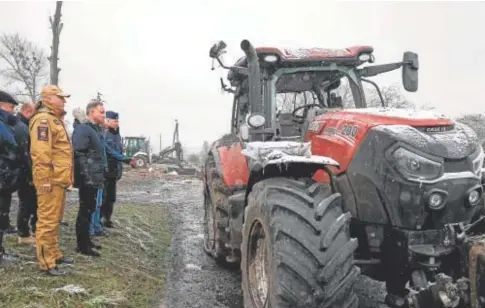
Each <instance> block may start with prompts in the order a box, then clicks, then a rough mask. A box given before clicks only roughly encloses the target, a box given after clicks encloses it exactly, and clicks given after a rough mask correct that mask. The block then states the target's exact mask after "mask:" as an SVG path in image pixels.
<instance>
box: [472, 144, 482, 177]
mask: <svg viewBox="0 0 485 308" xmlns="http://www.w3.org/2000/svg"><path fill="white" fill-rule="evenodd" d="M484 157H485V156H484V153H483V149H482V148H480V154H478V156H477V157H476V158H475V159H474V160H473V173H475V174H476V175H477V176H481V175H482V168H483V159H484Z"/></svg>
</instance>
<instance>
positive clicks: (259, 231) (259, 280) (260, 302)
mask: <svg viewBox="0 0 485 308" xmlns="http://www.w3.org/2000/svg"><path fill="white" fill-rule="evenodd" d="M247 249H248V263H247V269H246V270H247V273H248V282H247V283H248V284H249V288H248V289H249V292H250V296H251V299H252V302H253V304H254V305H255V307H256V308H263V307H266V304H267V301H268V291H269V283H268V274H267V268H268V259H267V258H268V245H267V243H266V234H265V232H264V228H263V226H262V224H261V222H260V221H259V220H256V221H255V222H254V223H253V225H252V226H251V231H250V233H249V241H248V248H247Z"/></svg>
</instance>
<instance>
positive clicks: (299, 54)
mask: <svg viewBox="0 0 485 308" xmlns="http://www.w3.org/2000/svg"><path fill="white" fill-rule="evenodd" d="M373 51H374V48H372V47H371V46H354V47H349V48H342V49H332V48H298V49H288V48H275V47H258V48H256V52H260V53H275V54H277V55H279V56H280V58H281V59H283V61H292V60H293V61H294V60H300V61H305V60H325V59H335V58H355V57H357V56H359V54H361V53H363V52H367V53H371V52H373Z"/></svg>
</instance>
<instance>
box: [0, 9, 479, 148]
mask: <svg viewBox="0 0 485 308" xmlns="http://www.w3.org/2000/svg"><path fill="white" fill-rule="evenodd" d="M54 9H55V2H1V3H0V31H3V32H19V33H20V34H21V35H23V36H26V37H28V38H29V39H31V40H32V41H34V42H36V43H38V44H39V45H41V46H43V47H45V48H46V51H48V50H49V49H48V48H49V46H50V41H51V32H50V29H49V23H48V16H49V15H51V14H52V13H53V11H54ZM62 20H63V22H64V29H63V32H62V35H61V44H60V67H61V68H62V71H61V74H60V86H61V87H62V88H63V89H64V90H65V91H66V92H70V93H72V95H73V96H72V97H71V99H70V100H69V110H72V108H74V107H77V106H82V107H85V105H86V103H87V102H88V100H89V99H90V98H92V97H94V96H95V95H96V93H97V92H98V91H100V92H101V93H103V94H104V99H105V100H106V101H107V102H108V107H107V108H108V109H113V110H116V111H118V112H119V113H120V116H121V121H122V134H124V135H127V134H135V135H141V134H144V135H146V136H150V137H151V139H152V140H154V141H155V142H154V143H155V147H156V148H158V134H159V133H162V136H163V145H164V146H167V145H169V144H170V143H171V134H172V130H173V126H174V124H173V121H174V119H176V118H177V119H179V121H180V138H181V141H182V144H183V145H185V146H187V147H190V148H192V147H196V146H200V145H201V144H202V142H203V140H209V141H213V140H214V139H216V138H218V137H219V136H220V135H221V134H223V133H225V132H227V131H228V130H229V121H230V110H231V103H232V100H231V97H230V96H229V95H228V94H221V92H220V88H219V80H218V79H219V77H220V76H221V75H222V74H224V75H225V72H223V71H211V70H210V64H211V61H210V59H209V57H208V51H209V48H210V46H211V44H213V43H214V42H216V41H217V40H220V39H222V40H225V41H226V43H227V44H228V45H229V48H228V53H229V54H228V55H227V56H226V59H227V60H228V62H230V61H232V60H234V59H237V58H239V57H240V56H241V55H242V52H241V51H240V49H239V43H240V41H241V40H242V39H249V40H251V41H252V42H253V43H254V44H255V45H265V46H270V45H277V46H283V47H346V46H352V45H359V44H365V45H367V44H368V45H372V46H374V48H375V53H374V54H375V56H376V62H377V63H384V62H386V61H389V62H390V61H398V60H400V59H401V58H402V53H403V52H404V51H407V50H412V51H415V52H417V53H419V57H420V85H419V87H420V89H419V92H418V93H415V94H407V97H408V98H409V99H411V100H413V101H416V102H418V103H423V102H429V103H431V104H433V105H434V106H435V107H437V108H438V109H439V110H440V111H442V112H444V113H446V114H450V115H457V114H460V113H462V112H465V111H467V110H469V111H470V112H480V113H483V112H485V104H484V97H485V95H484V91H485V87H484V85H485V38H483V29H485V3H483V2H482V3H478V2H474V3H471V2H470V3H462V2H454V3H453V2H448V3H437V2H427V3H426V2H421V3H418V2H414V3H412V2H408V3H397V2H379V3H377V2H375V3H371V2H353V3H350V2H332V1H321V0H299V1H296V2H295V1H289V0H288V1H281V0H265V1H258V0H254V1H252V0H244V1H239V0H231V1H228V0H221V1H216V0H199V1H197V0H192V1H187V0H177V1H136V2H135V1H126V2H122V1H116V2H115V1H84V2H70V1H68V2H65V3H64V6H63V16H62ZM400 78H401V75H400V71H398V72H393V73H389V74H387V75H386V76H384V77H379V78H378V79H377V80H378V81H379V82H380V84H382V85H390V84H395V83H400ZM69 113H71V112H70V111H69Z"/></svg>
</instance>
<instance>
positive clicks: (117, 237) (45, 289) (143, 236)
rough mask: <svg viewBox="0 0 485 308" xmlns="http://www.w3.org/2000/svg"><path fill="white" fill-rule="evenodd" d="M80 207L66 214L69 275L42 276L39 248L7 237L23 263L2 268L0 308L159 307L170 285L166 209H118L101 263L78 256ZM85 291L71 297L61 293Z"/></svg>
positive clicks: (128, 206)
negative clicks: (75, 289)
mask: <svg viewBox="0 0 485 308" xmlns="http://www.w3.org/2000/svg"><path fill="white" fill-rule="evenodd" d="M76 214H77V207H75V206H71V207H69V208H68V210H67V211H66V214H65V217H64V220H65V221H67V222H69V226H61V229H60V233H61V250H62V251H63V252H64V253H65V255H66V256H67V257H72V258H74V262H75V263H74V265H73V266H72V267H70V268H69V270H70V274H69V275H67V276H65V277H62V278H53V277H49V276H46V275H45V274H42V273H41V272H40V271H39V268H38V264H37V261H36V259H35V248H33V247H25V246H23V247H20V246H19V245H17V244H16V239H17V238H16V236H12V235H11V236H7V237H6V243H5V247H6V249H7V250H8V251H13V252H16V253H18V254H19V255H20V257H21V259H22V261H21V262H18V263H15V264H14V265H12V266H8V267H0V307H2V308H3V307H6V308H7V307H8V308H23V307H29V308H34V307H38V308H40V307H44V308H50V307H53V308H54V307H55V308H57V307H73V308H78V307H136V308H145V307H147V308H148V307H154V306H156V303H157V301H159V300H160V298H161V295H162V294H161V291H162V290H163V285H164V282H165V278H164V266H165V257H166V252H167V249H168V246H169V245H170V234H169V226H168V221H167V216H166V213H165V211H164V209H163V208H162V207H160V206H155V205H132V204H124V205H121V204H120V205H116V210H115V217H114V221H115V224H116V225H117V228H116V229H112V230H113V231H112V232H111V233H110V236H109V237H107V238H98V239H100V243H101V244H102V246H103V247H102V249H101V250H100V252H101V254H102V256H101V258H90V257H85V256H83V255H80V254H77V253H75V247H76V246H75V240H76V238H75V231H74V225H75V217H76ZM69 285H72V286H76V287H79V288H82V289H83V290H81V291H82V292H80V293H75V294H69V293H68V292H66V291H63V290H56V289H58V288H62V287H65V286H69Z"/></svg>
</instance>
